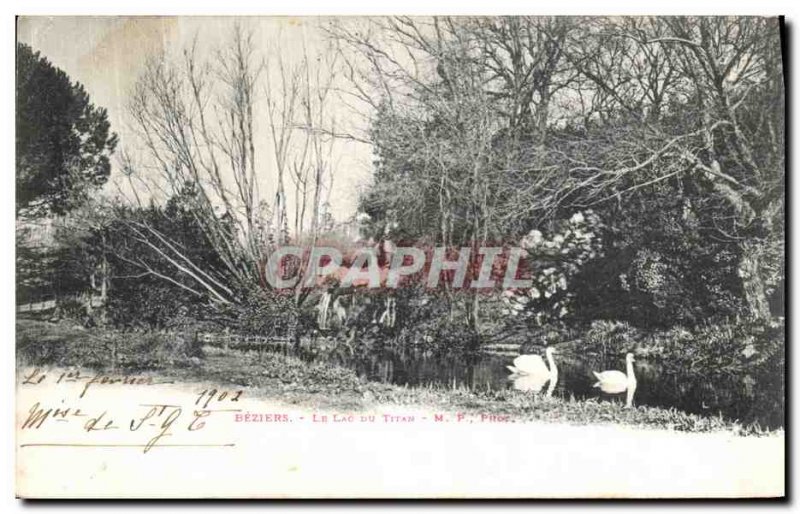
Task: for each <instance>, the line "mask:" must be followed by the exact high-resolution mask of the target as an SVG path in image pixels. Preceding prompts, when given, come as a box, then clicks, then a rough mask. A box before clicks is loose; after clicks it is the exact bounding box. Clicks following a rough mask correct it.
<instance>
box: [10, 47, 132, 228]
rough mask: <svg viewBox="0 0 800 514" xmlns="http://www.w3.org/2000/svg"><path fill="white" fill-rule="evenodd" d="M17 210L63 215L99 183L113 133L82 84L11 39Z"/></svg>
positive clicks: (104, 172)
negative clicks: (14, 59) (14, 57)
mask: <svg viewBox="0 0 800 514" xmlns="http://www.w3.org/2000/svg"><path fill="white" fill-rule="evenodd" d="M16 91H17V93H16V99H17V100H16V101H17V103H16V105H17V108H16V113H17V123H16V127H17V129H16V130H17V132H16V152H17V180H16V184H17V194H16V202H17V203H16V208H17V212H18V213H19V212H20V211H25V212H26V213H27V215H32V214H33V215H45V214H63V213H65V212H67V211H69V210H70V209H72V208H73V207H74V206H75V205H78V204H80V203H81V202H82V201H83V199H85V197H86V195H87V194H88V193H89V192H90V191H91V190H92V189H94V188H97V187H99V186H101V185H103V184H104V183H105V182H106V180H107V179H108V175H109V172H110V169H111V166H110V163H109V156H110V155H111V153H112V152H113V151H114V147H115V146H116V143H117V136H116V135H115V134H113V133H111V132H110V130H109V122H108V115H107V113H106V110H105V109H103V108H97V107H95V106H94V105H93V104H92V103H91V102H90V99H89V95H88V94H87V93H86V91H85V89H84V88H83V86H82V85H81V84H79V83H73V82H72V81H71V80H70V78H69V77H68V76H67V74H66V73H64V72H63V71H62V70H60V69H58V68H56V67H55V66H53V65H52V64H51V63H50V61H48V60H47V59H46V58H44V57H42V56H41V55H40V54H39V52H34V51H33V49H31V48H30V47H29V46H27V45H24V44H22V43H18V44H17V66H16Z"/></svg>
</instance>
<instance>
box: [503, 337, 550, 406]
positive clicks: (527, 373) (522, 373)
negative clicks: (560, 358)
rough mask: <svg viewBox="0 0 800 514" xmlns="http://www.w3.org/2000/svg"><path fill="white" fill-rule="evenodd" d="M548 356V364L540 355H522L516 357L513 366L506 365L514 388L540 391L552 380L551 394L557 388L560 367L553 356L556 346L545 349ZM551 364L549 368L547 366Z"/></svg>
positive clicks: (548, 391) (548, 389)
mask: <svg viewBox="0 0 800 514" xmlns="http://www.w3.org/2000/svg"><path fill="white" fill-rule="evenodd" d="M544 353H545V356H546V357H547V364H545V363H544V360H543V359H542V358H541V357H540V356H538V355H520V356H519V357H517V358H516V359H514V365H513V366H506V367H507V368H508V370H509V371H511V372H512V373H513V374H514V375H512V377H511V378H512V379H513V380H514V388H515V389H518V390H520V391H534V392H539V391H541V390H542V388H543V387H544V384H546V383H547V382H548V381H549V382H550V385H549V387H548V388H547V395H548V396H551V395H552V394H553V391H554V390H555V388H556V383H557V382H558V367H556V361H555V359H554V358H553V356H554V355H555V353H556V351H555V348H552V347H550V348H547V350H545V352H544ZM548 365H549V366H550V368H549V369H548V367H547V366H548Z"/></svg>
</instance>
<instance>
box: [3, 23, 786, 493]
mask: <svg viewBox="0 0 800 514" xmlns="http://www.w3.org/2000/svg"><path fill="white" fill-rule="evenodd" d="M783 35H784V29H783V20H782V19H781V18H778V17H755V16H739V17H737V16H728V17H691V16H688V17H680V16H670V17H658V16H651V17H599V16H595V17H536V16H503V17H501V16H493V17H488V16H487V17H467V16H454V17H447V16H440V17H423V16H413V17H408V16H392V17H321V18H320V17H258V16H251V17H214V16H205V17H191V16H185V17H154V16H151V17H67V16H61V17H59V16H55V17H46V16H21V17H19V18H18V19H17V34H16V36H17V40H16V42H15V45H16V77H15V80H16V120H15V121H16V132H15V136H16V141H15V143H16V205H15V212H16V242H15V244H16V412H15V427H16V428H15V431H16V493H17V495H18V496H19V497H21V498H752V497H759V498H780V497H783V496H784V495H785V491H786V484H785V482H784V479H785V471H786V465H785V458H786V454H785V450H786V440H785V437H786V434H785V432H784V431H785V414H784V413H785V333H786V332H785V321H784V320H785V313H784V308H785V307H784V304H785V302H784V293H785V289H786V284H785V200H786V198H785V180H786V175H785V140H784V138H785V115H786V113H785V91H784V84H785V82H784V74H785V69H784V66H785V63H784V54H783V50H782V49H783V48H784V45H783V41H784V36H783Z"/></svg>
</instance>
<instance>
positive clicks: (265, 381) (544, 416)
mask: <svg viewBox="0 0 800 514" xmlns="http://www.w3.org/2000/svg"><path fill="white" fill-rule="evenodd" d="M16 328H17V335H16V341H17V366H18V369H19V368H23V367H30V366H53V367H81V368H89V369H93V370H95V371H102V372H113V373H122V374H126V373H131V372H146V373H148V374H153V375H158V376H159V377H163V378H169V379H175V380H181V381H199V382H213V383H218V384H220V385H238V386H244V387H249V388H253V389H255V390H256V391H257V394H258V396H260V397H263V398H267V399H274V400H277V401H280V402H281V403H284V404H289V405H302V406H306V407H313V408H317V409H320V410H339V411H348V412H359V411H367V410H370V409H374V408H377V407H381V406H383V407H385V406H415V407H419V408H428V409H431V410H432V411H436V412H463V413H465V414H468V415H480V414H495V415H508V416H511V417H512V418H513V419H515V420H519V421H543V422H554V423H568V424H574V425H586V424H608V425H613V424H616V425H625V426H629V427H633V428H643V429H667V430H676V431H683V432H718V431H720V432H722V431H724V432H730V433H732V434H735V435H769V434H773V433H779V432H782V429H773V430H769V429H764V428H762V427H760V426H758V425H757V424H741V423H738V422H736V421H733V420H729V419H725V418H723V417H721V416H713V417H711V416H701V415H697V414H690V413H686V412H683V411H680V410H677V409H675V408H670V409H665V408H660V407H650V406H637V407H635V408H633V409H627V408H625V407H624V405H622V403H621V402H608V401H597V400H593V399H581V400H578V399H575V398H547V397H543V396H541V395H533V394H531V393H526V392H523V391H515V390H511V389H505V390H490V391H474V390H468V389H466V388H458V389H450V388H445V387H435V386H428V387H405V386H399V385H394V384H385V383H379V382H372V381H367V380H364V379H362V378H359V377H358V376H357V375H356V373H355V372H354V371H352V370H350V369H347V368H344V367H341V366H337V365H331V364H323V363H308V362H306V361H303V360H301V359H300V358H298V357H294V356H290V355H283V354H279V353H271V352H261V353H259V352H254V351H251V352H242V351H239V350H225V349H221V348H210V347H205V348H203V349H200V348H196V347H195V348H189V349H187V348H185V347H184V346H185V345H182V344H172V345H167V346H169V347H168V348H166V349H165V348H164V345H163V344H160V342H159V340H158V339H157V338H156V339H153V336H142V337H143V339H145V340H144V341H137V340H135V339H136V338H137V337H138V335H137V334H123V333H115V332H112V331H107V330H100V329H91V330H86V329H82V328H79V327H74V326H70V325H68V324H64V323H60V324H52V323H46V322H40V321H32V320H17V324H16ZM165 337H168V336H165ZM184 343H186V342H185V341H184ZM190 346H191V345H190ZM111 356H113V357H114V358H115V360H116V362H118V364H117V365H115V366H112V365H111V362H112V361H111Z"/></svg>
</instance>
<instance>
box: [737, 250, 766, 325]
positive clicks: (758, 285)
mask: <svg viewBox="0 0 800 514" xmlns="http://www.w3.org/2000/svg"><path fill="white" fill-rule="evenodd" d="M739 276H740V277H741V279H742V288H743V289H744V296H745V300H746V301H747V308H748V311H749V313H750V316H752V317H753V318H755V319H766V318H769V316H770V311H769V301H768V300H767V291H766V286H765V284H764V279H763V276H762V273H761V259H760V257H759V251H758V246H757V245H755V244H753V243H750V242H747V243H745V244H744V251H743V253H742V260H741V262H740V263H739Z"/></svg>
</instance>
